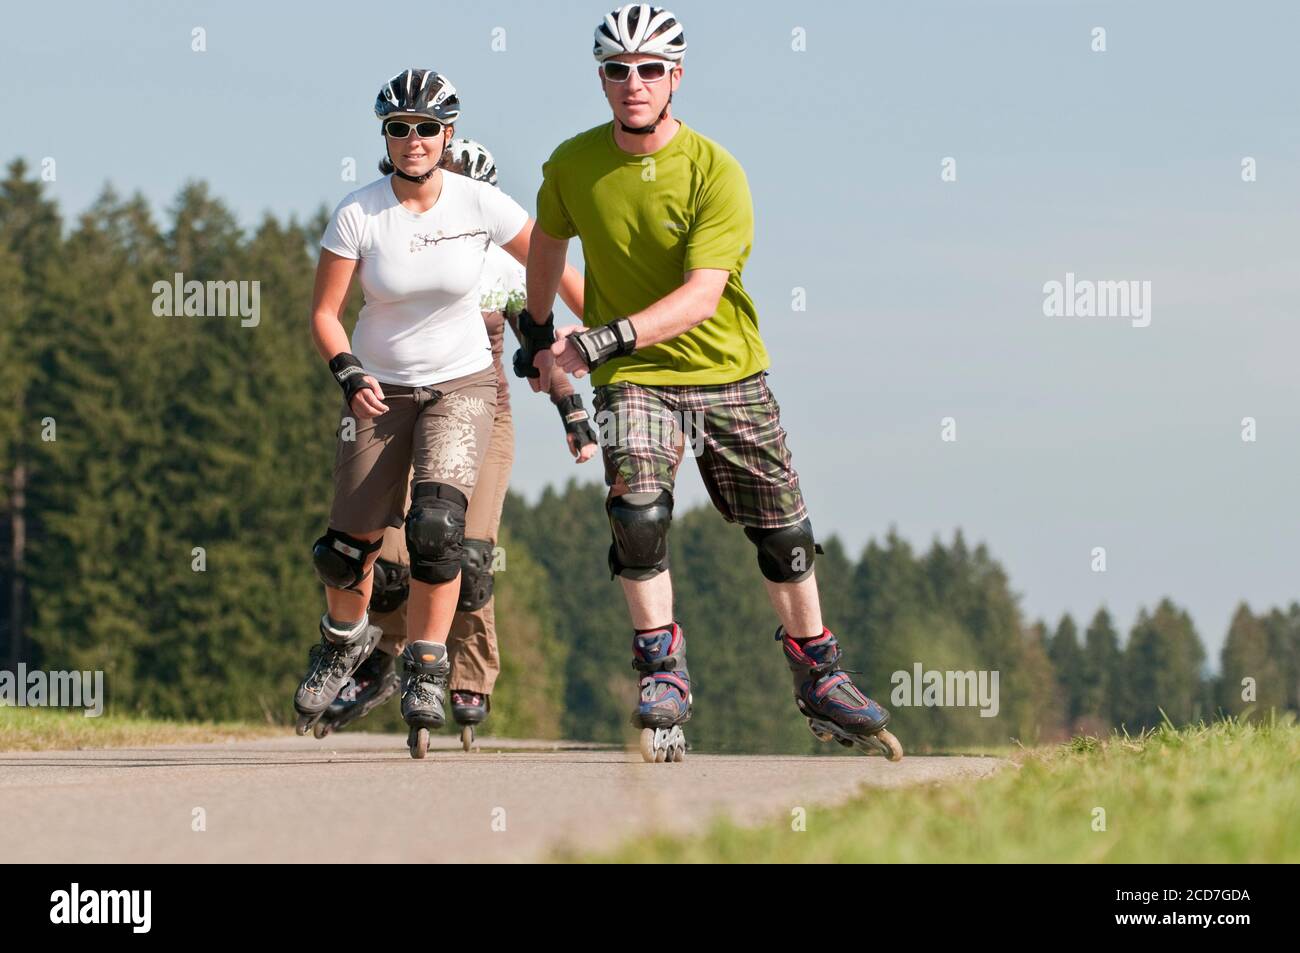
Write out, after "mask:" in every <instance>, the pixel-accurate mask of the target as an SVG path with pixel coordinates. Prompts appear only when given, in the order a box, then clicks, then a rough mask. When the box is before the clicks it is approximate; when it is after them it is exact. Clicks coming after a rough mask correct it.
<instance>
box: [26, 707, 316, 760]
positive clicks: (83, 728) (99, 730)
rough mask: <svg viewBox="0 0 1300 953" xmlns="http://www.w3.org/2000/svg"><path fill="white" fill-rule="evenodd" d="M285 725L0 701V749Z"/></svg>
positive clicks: (248, 732)
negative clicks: (89, 712) (85, 711)
mask: <svg viewBox="0 0 1300 953" xmlns="http://www.w3.org/2000/svg"><path fill="white" fill-rule="evenodd" d="M291 730H292V729H291V728H286V727H284V726H283V725H278V726H277V725H257V724H251V723H239V722H176V721H162V720H157V719H152V718H143V717H135V716H127V715H107V714H106V715H101V716H100V717H98V718H86V717H85V716H84V715H82V714H81V712H79V711H58V710H55V709H49V708H16V707H13V706H9V705H0V751H59V750H64V751H66V750H75V749H79V748H136V747H144V746H149V745H166V744H201V743H207V742H225V741H244V740H248V739H252V738H273V737H281V736H283V735H284V734H285V733H286V732H287V731H291Z"/></svg>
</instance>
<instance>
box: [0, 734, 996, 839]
mask: <svg viewBox="0 0 1300 953" xmlns="http://www.w3.org/2000/svg"><path fill="white" fill-rule="evenodd" d="M481 746H482V750H480V751H478V752H475V753H471V754H466V753H464V752H462V751H461V750H460V746H459V743H458V742H457V741H456V739H454V738H452V737H450V736H446V737H435V738H434V739H433V741H432V743H431V745H430V751H429V756H428V758H427V759H425V760H423V761H416V760H413V759H412V758H411V757H410V756H409V755H408V754H407V750H406V745H405V736H402V735H371V734H360V733H357V734H347V733H342V734H337V735H332V736H330V737H329V738H327V739H325V740H324V741H317V740H315V739H314V738H311V737H305V738H299V737H296V736H293V735H286V737H284V738H275V739H269V740H260V741H242V742H231V743H227V744H211V745H161V746H157V747H152V748H115V749H97V750H83V751H57V752H12V753H2V752H0V818H3V819H4V822H5V823H4V827H5V836H4V837H2V838H0V861H2V862H196V863H213V862H234V861H252V862H259V861H271V862H289V863H298V862H318V863H319V862H322V861H331V862H351V863H357V862H385V861H400V862H419V863H465V862H484V861H532V860H544V859H547V858H552V857H554V856H556V853H555V852H556V851H562V850H568V851H583V852H585V851H592V850H601V849H606V848H611V847H615V846H618V845H620V844H626V843H628V842H634V841H635V839H636V838H637V837H638V836H641V835H644V834H645V833H646V832H649V831H670V832H688V831H691V830H698V829H699V828H701V827H702V826H705V825H707V824H708V823H709V822H710V821H711V820H713V819H714V818H716V817H717V816H719V815H723V814H725V815H727V816H729V817H730V818H732V819H733V820H735V821H737V822H739V823H760V822H763V821H774V820H781V821H783V822H785V823H788V822H789V820H790V818H791V816H792V815H791V812H792V810H793V809H794V808H796V807H809V806H812V805H814V804H816V805H827V804H833V803H837V802H840V801H843V800H845V799H847V798H849V797H851V796H852V795H854V794H856V793H858V792H859V791H860V790H862V787H863V785H866V786H870V787H896V786H900V785H908V784H924V783H935V782H952V783H962V782H970V781H974V780H977V779H979V778H982V777H986V776H987V775H989V774H991V773H993V772H994V771H997V770H999V769H1000V768H1002V767H1004V766H1005V765H1006V764H1007V762H1005V761H1002V760H1000V759H996V758H974V757H943V758H939V757H911V756H909V757H907V758H904V760H903V761H901V762H899V763H897V764H891V763H889V762H887V761H885V760H884V759H883V758H880V757H868V756H865V755H858V756H854V757H833V758H832V757H824V758H816V757H793V756H729V755H700V754H695V753H692V754H690V755H688V756H687V759H686V760H685V761H684V762H682V763H680V764H646V763H644V762H643V761H642V760H641V757H640V755H639V754H638V753H637V752H636V751H623V750H620V749H612V748H600V747H593V746H582V745H576V744H567V743H555V742H543V741H537V742H529V741H494V740H492V739H484V740H483V741H482V743H481ZM200 828H201V829H200Z"/></svg>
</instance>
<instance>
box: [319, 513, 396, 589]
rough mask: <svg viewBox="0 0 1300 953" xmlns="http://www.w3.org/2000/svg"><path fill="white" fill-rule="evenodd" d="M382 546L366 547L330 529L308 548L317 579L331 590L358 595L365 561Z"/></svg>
mask: <svg viewBox="0 0 1300 953" xmlns="http://www.w3.org/2000/svg"><path fill="white" fill-rule="evenodd" d="M381 545H382V540H378V539H377V540H375V541H374V542H373V543H367V542H366V541H365V540H364V539H357V538H356V537H355V536H349V535H348V534H347V533H343V532H340V531H339V530H336V529H334V528H332V527H331V528H330V529H328V530H326V531H325V535H324V536H322V537H321V538H320V539H318V540H316V542H315V543H313V544H312V547H311V561H312V565H313V566H315V567H316V577H317V578H318V579H320V581H321V582H323V583H324V584H325V585H327V586H329V587H330V588H331V589H345V590H347V591H348V592H357V591H358V588H359V587H360V585H361V581H362V580H363V579H365V578H366V558H367V557H368V556H369V555H370V554H371V553H373V552H374V551H375V550H377V549H379V547H380V546H381Z"/></svg>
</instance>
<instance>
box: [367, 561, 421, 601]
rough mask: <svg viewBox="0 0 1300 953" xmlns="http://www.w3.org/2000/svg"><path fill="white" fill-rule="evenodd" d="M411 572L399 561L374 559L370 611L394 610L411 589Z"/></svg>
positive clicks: (404, 599)
mask: <svg viewBox="0 0 1300 953" xmlns="http://www.w3.org/2000/svg"><path fill="white" fill-rule="evenodd" d="M410 580H411V572H410V570H409V569H407V568H406V567H405V566H403V565H402V564H401V563H390V562H389V561H388V560H387V559H384V558H383V557H380V558H379V559H376V560H375V579H374V582H373V583H371V586H370V611H371V612H378V613H385V612H396V611H397V610H398V609H400V608H401V606H402V603H403V602H405V601H406V597H407V595H409V594H410V591H411V581H410Z"/></svg>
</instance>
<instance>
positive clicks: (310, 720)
mask: <svg viewBox="0 0 1300 953" xmlns="http://www.w3.org/2000/svg"><path fill="white" fill-rule="evenodd" d="M315 723H316V717H315V716H314V715H299V716H298V724H297V725H295V726H294V731H295V732H296V733H298V734H300V735H305V734H306V733H307V732H309V731H311V729H312V725H314V724H315Z"/></svg>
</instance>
